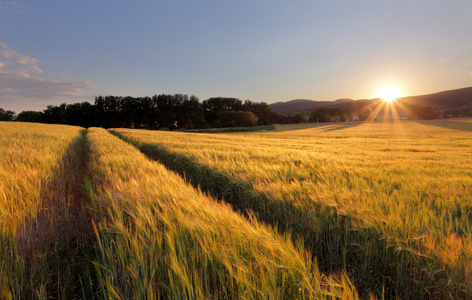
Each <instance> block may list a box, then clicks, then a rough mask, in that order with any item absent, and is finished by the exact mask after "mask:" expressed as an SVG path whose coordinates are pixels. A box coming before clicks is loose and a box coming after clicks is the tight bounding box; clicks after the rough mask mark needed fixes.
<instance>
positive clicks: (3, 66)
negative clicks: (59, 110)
mask: <svg viewBox="0 0 472 300" xmlns="http://www.w3.org/2000/svg"><path fill="white" fill-rule="evenodd" d="M51 78H52V79H51ZM91 89H96V86H95V85H94V84H92V83H91V82H89V81H77V80H73V79H71V78H69V77H67V76H65V75H60V74H52V73H50V72H44V71H43V70H42V69H41V68H40V67H39V65H38V60H37V59H35V58H32V57H29V56H27V55H24V54H21V53H18V52H17V51H15V50H13V49H11V48H10V47H8V45H7V44H6V43H4V42H1V41H0V107H2V104H3V105H5V104H10V105H12V103H13V104H15V107H14V108H15V109H17V110H18V109H28V108H25V107H22V105H21V104H22V103H23V106H25V105H24V104H25V103H27V102H31V100H34V101H36V102H37V103H38V102H41V103H42V104H43V106H44V107H45V106H46V105H48V104H54V103H51V102H57V100H58V99H61V100H62V101H63V102H67V100H68V99H80V98H83V97H84V93H85V91H86V90H91ZM55 100H56V101H55Z"/></svg>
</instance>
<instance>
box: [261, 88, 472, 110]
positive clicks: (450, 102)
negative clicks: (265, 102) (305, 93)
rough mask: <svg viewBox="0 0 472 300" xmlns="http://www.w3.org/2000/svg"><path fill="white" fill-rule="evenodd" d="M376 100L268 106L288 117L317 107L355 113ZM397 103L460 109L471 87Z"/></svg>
mask: <svg viewBox="0 0 472 300" xmlns="http://www.w3.org/2000/svg"><path fill="white" fill-rule="evenodd" d="M378 100H379V99H378V98H375V99H360V100H352V99H338V100H335V101H315V100H307V99H296V100H291V101H287V102H277V103H274V104H270V106H271V107H272V108H273V109H274V110H275V111H276V112H278V113H281V114H284V115H290V114H294V113H296V112H299V111H303V110H304V111H307V112H308V113H310V112H311V111H312V110H313V109H315V108H317V107H341V108H350V109H351V110H353V111H355V110H357V109H359V108H363V107H366V106H371V107H373V106H376V105H377V103H378ZM397 101H398V102H400V103H403V104H410V105H423V106H432V107H433V108H435V109H446V108H447V109H452V108H461V107H465V106H471V105H472V87H467V88H462V89H456V90H449V91H442V92H438V93H433V94H426V95H417V96H408V97H402V98H399V99H398V100H397Z"/></svg>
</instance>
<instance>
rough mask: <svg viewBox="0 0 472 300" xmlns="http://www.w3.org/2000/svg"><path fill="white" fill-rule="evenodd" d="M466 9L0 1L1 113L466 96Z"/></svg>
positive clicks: (438, 4)
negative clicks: (392, 94)
mask: <svg viewBox="0 0 472 300" xmlns="http://www.w3.org/2000/svg"><path fill="white" fill-rule="evenodd" d="M471 16H472V1H470V0H454V1H449V0H447V1H446V0H444V1H440V0H429V1H422V0H418V1H415V0H409V1H404V0H395V1H389V0H383V1H378V0H357V1H352V0H344V1H341V0H329V1H328V0H319V1H314V0H311V1H308V0H305V1H303V0H292V1H288V0H284V1H281V0H239V1H228V0H199V1H197V0H135V1H132V0H81V1H73V0H55V1H52V0H41V1H38V0H27V1H26V0H25V1H22V0H16V1H10V0H0V108H3V109H6V110H13V111H16V112H17V113H19V112H21V111H23V110H38V111H39V110H43V109H45V108H46V106H47V105H59V104H61V103H76V102H83V101H88V102H90V103H93V101H94V98H95V96H98V95H123V96H127V95H129V96H134V97H139V96H152V95H155V94H188V95H195V96H197V97H198V98H199V99H200V100H201V101H203V100H206V99H208V98H210V97H218V96H221V97H235V98H239V99H241V100H251V101H256V102H267V103H269V104H270V103H274V102H279V101H289V100H292V99H312V100H320V101H326V100H328V101H329V100H336V99H340V98H351V99H366V98H375V97H376V95H377V93H378V91H379V90H380V89H381V88H382V87H384V86H386V85H393V86H397V87H398V89H400V90H401V91H402V94H403V95H404V96H409V95H421V94H428V93H434V92H439V91H443V90H451V89H457V88H463V87H469V86H472V38H471V37H472V17H471Z"/></svg>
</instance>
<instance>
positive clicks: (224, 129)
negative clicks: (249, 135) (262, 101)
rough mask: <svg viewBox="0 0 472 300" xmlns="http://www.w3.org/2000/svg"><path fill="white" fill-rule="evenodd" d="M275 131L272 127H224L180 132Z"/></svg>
mask: <svg viewBox="0 0 472 300" xmlns="http://www.w3.org/2000/svg"><path fill="white" fill-rule="evenodd" d="M269 130H275V126H274V125H263V126H251V127H224V128H207V129H187V130H182V132H194V133H222V132H256V131H269Z"/></svg>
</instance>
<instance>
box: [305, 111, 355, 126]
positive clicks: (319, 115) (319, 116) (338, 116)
mask: <svg viewBox="0 0 472 300" xmlns="http://www.w3.org/2000/svg"><path fill="white" fill-rule="evenodd" d="M352 119H353V118H352V111H351V109H350V108H340V107H317V108H315V109H314V110H313V111H312V112H311V114H310V117H309V119H308V121H309V122H313V123H322V122H346V121H352Z"/></svg>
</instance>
